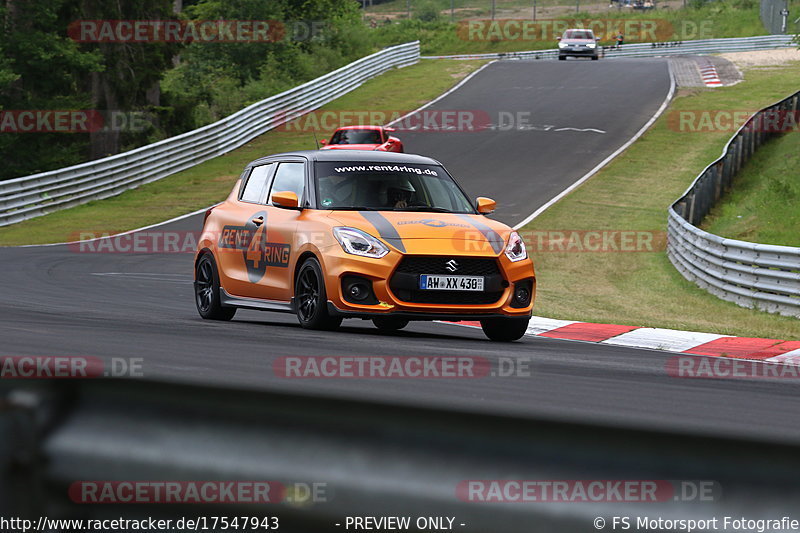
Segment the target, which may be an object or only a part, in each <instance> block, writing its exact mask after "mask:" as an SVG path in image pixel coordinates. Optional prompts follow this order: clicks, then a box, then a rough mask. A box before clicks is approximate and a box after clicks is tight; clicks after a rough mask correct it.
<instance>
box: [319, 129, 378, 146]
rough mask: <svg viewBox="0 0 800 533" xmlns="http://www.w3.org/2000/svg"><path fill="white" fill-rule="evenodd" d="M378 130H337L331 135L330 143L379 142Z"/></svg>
mask: <svg viewBox="0 0 800 533" xmlns="http://www.w3.org/2000/svg"><path fill="white" fill-rule="evenodd" d="M382 142H383V141H382V140H381V132H380V131H378V130H339V131H337V132H336V133H334V134H333V137H331V144H381V143H382Z"/></svg>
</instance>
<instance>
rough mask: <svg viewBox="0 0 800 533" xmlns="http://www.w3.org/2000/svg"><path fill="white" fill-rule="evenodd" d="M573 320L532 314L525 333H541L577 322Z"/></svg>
mask: <svg viewBox="0 0 800 533" xmlns="http://www.w3.org/2000/svg"><path fill="white" fill-rule="evenodd" d="M577 323H578V322H577V321H575V320H556V319H555V318H545V317H543V316H532V317H531V321H530V322H529V323H528V330H527V331H526V332H525V335H541V334H542V333H547V332H548V331H553V330H554V329H558V328H563V327H564V326H569V325H570V324H577Z"/></svg>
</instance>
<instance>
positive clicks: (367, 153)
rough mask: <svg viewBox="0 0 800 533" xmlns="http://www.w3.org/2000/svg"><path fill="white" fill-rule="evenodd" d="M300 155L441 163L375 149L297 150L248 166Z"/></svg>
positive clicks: (413, 162) (367, 160)
mask: <svg viewBox="0 0 800 533" xmlns="http://www.w3.org/2000/svg"><path fill="white" fill-rule="evenodd" d="M284 157H300V158H304V159H308V160H309V161H322V162H324V161H334V162H338V161H365V162H370V163H371V162H376V163H400V164H402V163H412V164H417V165H439V164H441V163H439V162H438V161H437V160H435V159H432V158H430V157H425V156H424V155H416V154H401V153H398V152H379V151H373V150H300V151H297V152H284V153H280V154H272V155H269V156H266V157H262V158H260V159H256V160H255V161H251V162H250V163H249V164H248V165H247V166H248V167H249V166H252V165H257V164H260V163H262V162H264V163H266V162H268V161H271V160H273V159H275V158H284Z"/></svg>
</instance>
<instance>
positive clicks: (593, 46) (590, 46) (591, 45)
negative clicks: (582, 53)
mask: <svg viewBox="0 0 800 533" xmlns="http://www.w3.org/2000/svg"><path fill="white" fill-rule="evenodd" d="M586 46H588V47H589V48H595V47H596V46H597V44H595V43H589V44H587V45H586Z"/></svg>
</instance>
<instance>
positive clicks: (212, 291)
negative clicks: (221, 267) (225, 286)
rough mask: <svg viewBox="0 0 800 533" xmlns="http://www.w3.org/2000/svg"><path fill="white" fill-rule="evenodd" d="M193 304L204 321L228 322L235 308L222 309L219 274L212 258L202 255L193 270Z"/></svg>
mask: <svg viewBox="0 0 800 533" xmlns="http://www.w3.org/2000/svg"><path fill="white" fill-rule="evenodd" d="M194 272H195V274H194V279H195V281H194V302H195V304H196V305H197V312H198V313H200V316H201V317H203V318H205V319H206V320H230V319H231V318H233V315H235V314H236V308H235V307H223V306H222V303H221V300H220V297H219V273H218V272H217V264H216V262H215V261H214V256H212V255H211V254H208V253H207V254H203V256H202V257H201V258H200V260H199V261H197V265H196V266H195V269H194Z"/></svg>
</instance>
